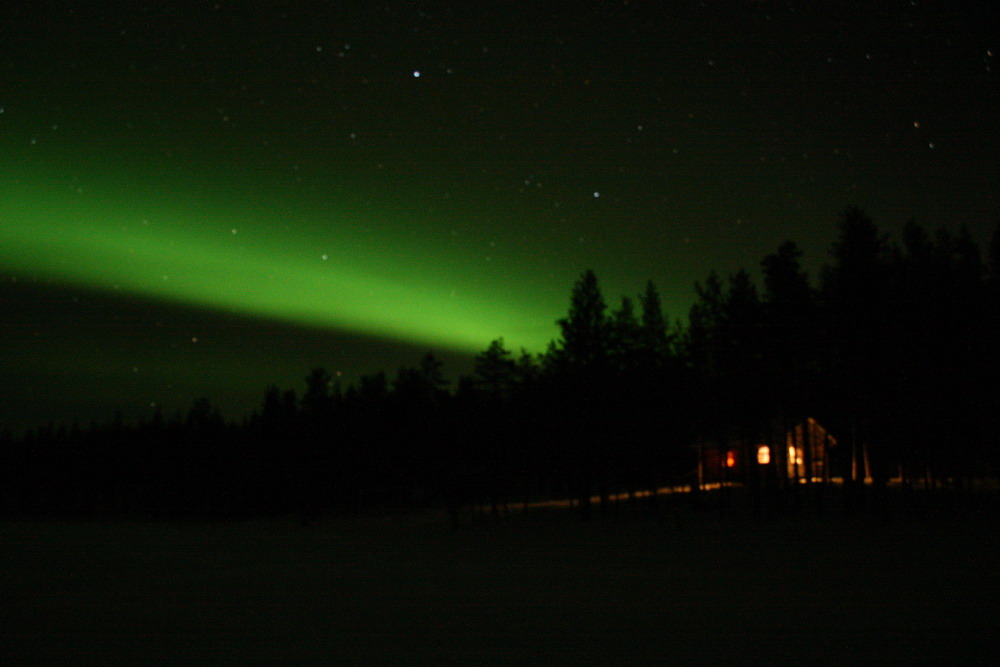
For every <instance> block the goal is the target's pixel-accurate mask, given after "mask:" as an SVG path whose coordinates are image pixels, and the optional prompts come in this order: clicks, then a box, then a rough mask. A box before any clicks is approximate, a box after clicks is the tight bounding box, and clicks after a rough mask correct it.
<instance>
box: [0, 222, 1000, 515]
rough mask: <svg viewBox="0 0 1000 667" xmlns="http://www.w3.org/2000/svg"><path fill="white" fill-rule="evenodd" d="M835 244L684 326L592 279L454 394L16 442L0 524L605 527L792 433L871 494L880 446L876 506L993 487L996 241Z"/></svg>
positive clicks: (294, 406)
mask: <svg viewBox="0 0 1000 667" xmlns="http://www.w3.org/2000/svg"><path fill="white" fill-rule="evenodd" d="M837 232H838V233H837V239H836V241H835V242H834V244H833V245H832V247H831V248H830V263H829V264H827V265H826V266H824V267H823V270H822V272H821V274H820V276H819V278H818V280H817V281H816V282H815V284H814V282H813V281H811V280H810V278H809V276H807V274H806V273H805V271H804V270H803V268H802V265H801V257H802V252H801V251H800V249H799V248H798V247H797V246H796V244H795V243H794V242H791V241H787V242H785V243H783V244H781V245H780V246H779V247H778V248H777V250H776V251H775V252H774V253H772V254H769V255H768V256H767V257H765V258H764V259H763V260H762V261H761V262H760V270H761V276H762V284H761V285H760V286H758V285H756V284H755V283H754V281H753V279H752V278H751V276H750V273H749V272H747V271H746V270H744V269H740V270H738V271H736V272H735V273H733V274H731V275H728V276H726V277H725V278H723V277H720V276H719V275H718V274H717V273H715V272H712V273H710V274H709V275H708V277H707V278H706V279H705V280H704V281H703V282H699V283H697V284H696V285H695V290H696V300H695V302H694V304H693V305H692V306H691V308H690V311H689V313H688V317H687V322H686V323H681V322H679V321H678V322H674V323H671V322H669V321H668V318H667V316H666V315H665V314H664V310H663V306H662V303H661V299H660V296H659V294H658V292H657V289H656V287H655V285H654V284H653V283H652V282H648V283H647V284H646V286H645V288H644V290H643V291H642V292H641V293H640V294H638V295H636V296H635V297H631V296H624V297H622V298H621V299H620V301H619V302H618V303H617V304H615V305H614V306H609V305H608V303H607V302H606V301H605V298H604V295H603V294H602V292H601V289H600V286H599V283H598V279H597V276H596V275H595V274H594V272H593V271H590V270H588V271H585V272H583V274H582V275H581V276H580V278H579V280H578V281H577V282H576V283H575V285H574V286H573V288H572V292H571V297H570V305H569V310H568V313H567V314H566V316H565V317H563V318H561V319H559V320H558V321H557V323H558V326H559V331H560V336H559V338H558V339H557V340H555V341H553V342H552V343H551V344H550V345H549V348H548V349H547V350H546V351H544V352H543V353H541V354H534V355H532V354H529V353H527V352H525V351H523V350H522V351H521V352H520V354H515V353H514V352H513V351H511V350H509V349H507V347H506V346H505V344H504V341H503V339H502V338H501V339H497V340H494V341H491V342H490V343H489V345H488V346H487V347H486V348H485V349H484V350H483V351H482V352H480V353H479V354H478V355H477V356H476V358H475V361H474V365H473V370H472V372H471V374H469V375H467V376H463V377H461V378H459V380H458V381H457V383H456V384H455V386H451V383H449V381H448V380H447V379H446V378H445V375H444V372H443V368H442V363H441V362H440V361H439V360H437V359H436V358H435V357H434V356H433V354H430V353H428V354H427V355H426V356H425V357H424V358H423V359H421V360H420V362H419V363H418V364H417V365H416V366H412V367H404V368H400V369H399V370H398V371H397V373H396V374H395V375H394V376H392V377H391V378H390V376H388V375H387V374H386V373H385V372H378V373H375V374H372V375H367V376H363V377H361V378H360V380H359V381H358V382H357V383H353V384H351V385H349V386H347V387H346V388H345V387H342V386H341V385H340V384H339V383H337V382H335V381H334V379H333V378H332V377H331V375H330V373H328V372H327V371H326V370H325V369H323V368H322V367H318V368H315V369H314V370H312V371H311V372H310V373H309V374H308V376H307V377H306V378H305V388H304V390H303V391H301V392H299V391H296V390H294V389H286V390H282V389H281V388H279V387H276V386H270V387H268V388H267V389H266V390H265V392H264V396H263V399H262V402H261V405H260V407H259V408H258V409H257V410H256V411H255V412H254V413H253V414H252V415H250V416H249V417H247V418H246V419H244V420H242V421H241V422H238V423H226V422H225V421H224V420H223V419H222V417H221V416H220V414H219V411H218V410H217V409H216V408H215V407H213V406H212V404H211V403H210V402H209V401H208V400H207V399H204V398H202V399H198V400H197V401H195V402H194V403H193V404H192V406H191V408H190V409H189V410H188V412H187V413H186V414H180V413H178V414H177V415H175V416H174V417H172V418H165V417H164V416H163V415H162V414H161V413H160V412H156V413H155V414H154V415H153V417H152V418H151V419H148V420H145V421H142V422H140V423H138V424H129V425H126V424H123V423H122V422H121V421H120V420H116V421H115V422H113V423H110V424H104V425H92V426H90V427H88V428H85V429H81V428H78V427H76V426H71V427H66V426H60V427H58V428H56V427H52V426H49V427H44V428H40V429H38V430H36V431H33V432H30V433H28V434H26V435H25V436H24V437H21V438H12V437H10V436H9V435H8V436H5V437H4V439H3V442H2V443H0V451H2V457H3V460H2V469H0V503H2V505H0V513H3V514H5V515H8V516H18V515H22V516H23V515H28V516H34V515H50V516H53V515H54V516H110V515H123V516H136V517H147V518H148V517H152V518H157V517H163V518H166V517H195V516H211V517H258V516H280V515H287V514H299V515H302V516H317V515H322V514H328V513H332V512H344V511H365V510H369V509H378V508H402V507H413V506H443V507H446V508H448V510H449V513H450V515H451V517H452V521H453V522H454V523H458V522H459V521H461V512H462V509H463V508H464V507H467V506H468V505H470V504H481V505H485V506H487V507H489V508H491V509H492V511H494V512H497V513H499V512H502V511H504V510H505V508H508V507H509V506H510V505H512V504H520V505H523V506H524V507H527V503H528V501H530V500H537V499H544V498H567V497H568V498H575V499H576V502H577V506H578V507H579V508H580V511H581V512H582V513H583V514H586V513H587V512H589V511H590V505H591V498H592V497H599V498H604V499H606V498H608V497H610V496H611V495H612V494H623V493H625V494H630V495H631V497H635V493H636V492H637V491H639V490H642V489H656V488H659V487H660V486H663V485H667V486H680V485H688V486H689V487H691V488H693V489H697V488H698V486H697V480H696V479H695V476H696V474H697V472H696V471H697V467H698V463H699V462H698V449H697V444H698V443H704V442H706V441H708V442H715V443H722V442H732V441H738V442H743V443H757V442H763V443H771V444H772V445H774V450H775V451H776V452H780V451H782V450H783V449H784V443H783V440H781V438H783V437H784V431H783V430H782V429H777V430H776V428H775V424H786V425H787V424H795V423H799V422H801V421H802V420H804V419H806V418H808V417H813V418H815V419H817V420H819V421H820V422H821V423H822V424H823V425H824V426H825V427H826V428H827V429H828V430H829V431H830V432H831V433H835V434H836V435H837V438H838V441H839V443H840V444H839V446H838V448H837V453H836V456H834V458H833V459H831V461H829V465H830V466H831V468H832V471H833V473H834V475H835V476H837V477H839V478H842V479H843V480H844V481H845V484H850V483H851V482H852V481H853V482H855V483H860V481H859V480H857V475H856V470H857V467H858V466H859V465H861V463H862V462H861V461H860V460H859V458H860V457H861V456H862V452H863V453H864V456H865V461H864V462H863V464H864V466H865V468H866V470H870V474H871V478H872V482H873V487H874V488H876V489H884V488H885V486H886V484H887V483H888V480H889V479H890V478H891V477H895V478H898V479H899V480H900V481H901V482H902V483H904V484H907V483H912V482H913V481H914V480H920V481H921V482H922V483H924V484H926V485H930V486H934V485H938V486H940V485H950V486H955V485H958V486H963V485H964V486H968V485H970V484H972V483H973V481H974V480H977V479H987V478H988V479H994V480H995V478H996V476H997V470H998V463H1000V460H998V450H997V435H996V434H997V433H998V432H1000V382H998V381H997V375H998V370H1000V345H998V344H997V341H998V340H1000V227H998V230H997V233H994V235H993V237H992V240H991V242H990V245H989V247H988V248H987V251H986V256H985V257H984V256H983V254H982V252H981V250H980V248H979V247H978V246H977V244H976V243H975V241H974V240H973V239H972V238H971V236H970V235H969V234H968V232H967V231H966V230H964V229H960V230H959V231H958V232H952V231H949V230H947V229H944V228H942V229H939V230H937V231H936V232H934V233H929V232H928V231H927V230H925V229H924V228H923V227H921V226H920V225H919V224H917V223H916V222H913V221H911V222H908V223H907V224H906V225H905V226H904V228H903V232H902V236H901V239H900V240H899V241H894V240H892V239H890V238H889V236H888V235H886V234H884V233H882V232H880V231H879V229H878V228H877V227H876V225H875V224H874V223H873V222H872V220H871V219H870V218H869V217H868V216H867V215H865V213H864V212H863V211H861V210H859V209H856V208H849V209H847V210H846V211H845V212H844V213H843V214H842V216H841V218H840V220H839V224H838V229H837ZM776 433H777V435H776ZM807 465H808V462H807ZM757 481H760V480H759V479H758V480H757ZM773 481H774V482H775V483H776V484H778V485H779V486H780V484H782V483H785V481H786V480H781V479H778V478H776V479H774V480H773ZM602 505H604V506H607V504H606V503H602Z"/></svg>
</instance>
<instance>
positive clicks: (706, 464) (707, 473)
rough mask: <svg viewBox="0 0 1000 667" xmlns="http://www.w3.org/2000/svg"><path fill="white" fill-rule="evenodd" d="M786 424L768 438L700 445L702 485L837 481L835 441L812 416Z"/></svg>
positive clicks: (699, 484) (698, 449) (732, 439)
mask: <svg viewBox="0 0 1000 667" xmlns="http://www.w3.org/2000/svg"><path fill="white" fill-rule="evenodd" d="M786 424H787V423H786ZM786 424H779V423H775V424H773V425H772V428H771V435H770V437H761V438H755V439H746V438H735V437H731V438H726V439H724V440H722V441H721V446H720V442H719V441H711V440H702V441H700V442H698V443H697V444H696V447H697V457H698V473H697V474H698V486H699V487H700V488H702V489H708V488H717V487H718V486H720V485H743V484H746V483H760V484H769V483H771V484H777V485H787V484H793V483H801V484H805V483H808V482H829V481H831V480H833V475H834V471H833V466H832V465H831V455H832V454H833V450H834V449H835V448H836V446H837V439H836V438H835V437H834V436H833V435H832V434H831V433H830V432H829V431H828V430H827V429H826V428H825V427H824V426H823V425H822V424H820V423H819V422H818V421H816V419H814V418H812V417H808V418H807V419H804V420H803V421H801V422H798V423H794V424H793V425H792V426H791V427H787V425H786Z"/></svg>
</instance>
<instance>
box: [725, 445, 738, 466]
mask: <svg viewBox="0 0 1000 667" xmlns="http://www.w3.org/2000/svg"><path fill="white" fill-rule="evenodd" d="M726 467H727V468H734V467H736V452H734V451H733V450H731V449H730V450H729V451H728V452H726Z"/></svg>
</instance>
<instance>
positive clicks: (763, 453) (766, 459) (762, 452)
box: [757, 445, 771, 466]
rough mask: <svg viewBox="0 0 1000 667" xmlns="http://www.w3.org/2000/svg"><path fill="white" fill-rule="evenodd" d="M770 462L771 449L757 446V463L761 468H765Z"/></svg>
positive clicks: (765, 446)
mask: <svg viewBox="0 0 1000 667" xmlns="http://www.w3.org/2000/svg"><path fill="white" fill-rule="evenodd" d="M770 462H771V448H770V447H768V446H767V445H759V446H758V447H757V463H759V464H761V465H762V466H766V465H767V464H768V463H770Z"/></svg>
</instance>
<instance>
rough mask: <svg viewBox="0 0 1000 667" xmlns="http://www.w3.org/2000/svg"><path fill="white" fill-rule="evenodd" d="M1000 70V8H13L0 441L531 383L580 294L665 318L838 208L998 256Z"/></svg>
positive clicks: (5, 111)
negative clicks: (431, 361) (442, 376)
mask: <svg viewBox="0 0 1000 667" xmlns="http://www.w3.org/2000/svg"><path fill="white" fill-rule="evenodd" d="M959 5H961V8H956V7H958V6H959ZM998 52H1000V24H998V23H997V21H996V20H995V18H994V15H993V11H992V7H991V3H989V2H982V3H976V2H964V3H955V2H950V1H942V2H925V1H923V0H916V1H914V2H909V1H905V2H894V1H892V0H887V1H884V2H871V3H867V2H822V3H819V2H750V1H745V2H739V3H736V2H733V3H716V2H681V1H678V2H641V1H635V0H633V1H630V2H620V1H619V2H572V3H551V2H503V3H489V2H466V3H456V2H450V3H424V2H396V1H395V0H387V1H386V2H322V3H321V2H272V3H263V2H260V3H235V2H214V3H213V2H150V3H139V2H126V3H109V2H103V3H86V2H73V3H60V2H30V3H16V2H15V3H5V4H4V8H3V9H0V155H2V163H0V164H2V169H0V308H2V318H0V343H2V345H3V357H2V359H3V361H2V365H0V383H2V384H0V388H2V391H0V425H6V426H7V427H9V428H11V429H14V430H18V429H20V428H23V427H26V426H32V425H35V424H37V423H39V422H41V421H44V420H55V421H60V420H63V419H80V420H81V421H83V422H86V421H88V420H90V419H99V420H107V419H110V417H111V416H112V415H113V414H114V411H115V409H121V410H122V413H123V415H124V416H125V417H126V418H127V419H128V418H134V417H136V416H138V415H147V416H148V415H150V414H151V413H152V409H153V406H160V407H162V408H164V409H166V410H167V411H172V410H174V409H176V408H184V407H186V406H187V405H188V404H190V401H191V400H192V399H193V398H195V397H197V396H201V395H205V396H208V397H209V398H210V399H211V400H212V401H213V402H214V403H216V404H219V405H221V406H222V407H223V408H224V410H225V412H226V415H227V416H228V417H232V418H236V417H240V416H243V415H245V414H247V413H249V411H250V410H251V409H252V408H253V407H255V406H256V405H258V404H259V402H260V399H261V398H262V396H263V390H264V387H265V386H266V385H267V384H268V383H272V382H274V383H277V384H279V385H281V386H282V387H285V388H290V387H296V388H299V387H300V385H302V379H303V378H304V376H305V375H306V373H307V372H308V371H309V369H310V368H312V367H314V366H319V365H322V366H325V367H326V368H327V369H328V370H330V371H331V372H339V373H340V374H342V377H343V380H344V382H345V383H346V382H349V381H351V380H352V379H354V378H356V377H357V376H358V375H359V374H361V373H370V372H375V371H378V370H386V371H388V372H389V373H390V375H392V374H394V373H395V370H396V368H398V367H399V366H400V365H404V364H407V365H413V364H416V363H417V362H418V361H419V358H420V356H421V355H422V354H423V353H424V352H426V351H428V350H433V351H434V352H435V353H436V354H437V355H438V356H439V357H441V358H444V359H445V360H446V364H447V366H446V369H450V371H451V373H452V374H457V373H458V372H462V371H466V370H468V368H469V363H470V362H469V360H470V358H471V355H472V354H473V353H475V352H476V351H477V350H481V349H484V348H485V347H486V346H487V345H488V343H489V342H490V340H491V339H493V338H495V337H498V336H504V337H505V339H506V341H507V343H508V346H509V347H511V348H513V349H515V350H516V349H518V348H520V347H521V346H525V347H527V348H528V349H529V350H530V351H532V352H541V351H543V350H544V348H545V346H546V344H547V343H548V341H549V340H551V339H553V338H555V337H556V335H557V329H556V326H555V320H556V319H557V318H559V317H561V316H562V315H564V314H565V312H566V310H567V308H568V304H569V292H570V289H571V287H572V284H573V282H574V280H575V279H576V278H577V277H578V276H579V274H580V273H581V272H582V271H583V270H584V269H586V268H593V269H594V270H595V271H596V273H597V275H598V278H599V279H600V281H601V285H602V288H603V289H604V293H605V296H606V297H607V299H608V301H609V302H611V303H612V305H613V304H614V303H615V302H617V300H618V298H619V297H620V296H621V295H622V294H630V295H634V294H637V293H638V292H639V291H640V290H641V289H642V287H643V285H644V283H645V281H646V280H647V279H652V280H653V281H654V282H655V283H656V284H657V286H658V287H659V289H660V292H661V295H662V296H663V298H664V308H665V310H666V311H667V313H668V315H669V316H670V317H671V318H680V317H684V316H685V315H686V312H687V309H688V307H689V305H690V303H691V301H692V299H693V297H694V290H693V288H692V286H693V283H694V282H695V281H696V280H703V279H704V278H705V276H706V275H707V273H708V272H709V271H710V270H712V269H717V270H719V271H720V272H721V273H723V274H726V273H730V272H733V271H735V270H736V269H738V268H740V267H747V268H748V269H755V268H756V266H757V264H758V262H759V261H760V259H761V258H762V257H763V256H764V255H766V254H767V253H769V252H772V251H773V250H774V249H775V248H776V247H777V246H778V244H779V243H780V242H781V241H783V240H784V239H787V238H791V239H793V240H795V241H797V242H798V243H799V244H800V245H801V246H802V247H803V248H804V249H805V251H806V265H807V267H808V268H809V269H810V272H811V273H812V274H813V275H814V276H815V275H816V274H817V272H818V269H819V267H820V266H821V265H822V264H823V263H824V262H825V261H826V257H827V255H826V251H827V248H828V247H829V245H830V244H831V243H832V241H833V240H834V237H835V224H836V221H837V216H838V213H839V212H840V211H841V210H843V209H844V208H845V207H846V206H848V205H858V206H861V207H862V208H864V209H865V210H866V211H867V212H868V213H869V214H870V215H871V216H872V217H873V218H874V219H875V221H876V223H877V224H878V225H879V226H880V227H881V228H882V229H884V230H885V231H889V232H892V231H894V230H896V229H898V228H899V226H900V225H901V224H902V223H903V222H904V221H905V220H907V219H908V218H916V219H917V220H918V222H921V223H922V224H924V225H925V226H927V227H929V228H933V227H937V226H939V225H949V226H956V225H958V224H965V225H967V226H968V227H969V229H970V230H971V231H972V233H973V235H974V237H975V238H977V239H978V240H979V241H980V242H981V243H985V242H986V240H987V238H988V235H989V232H990V230H991V229H992V227H993V226H994V225H995V224H996V222H997V220H998V219H1000V216H998V208H1000V205H998V200H997V181H998V179H997V177H998V175H1000V170H998V168H997V158H998V156H1000V150H998V149H1000V134H998V130H997V127H998V121H1000V63H998V62H997V58H996V55H997V53H998Z"/></svg>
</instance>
